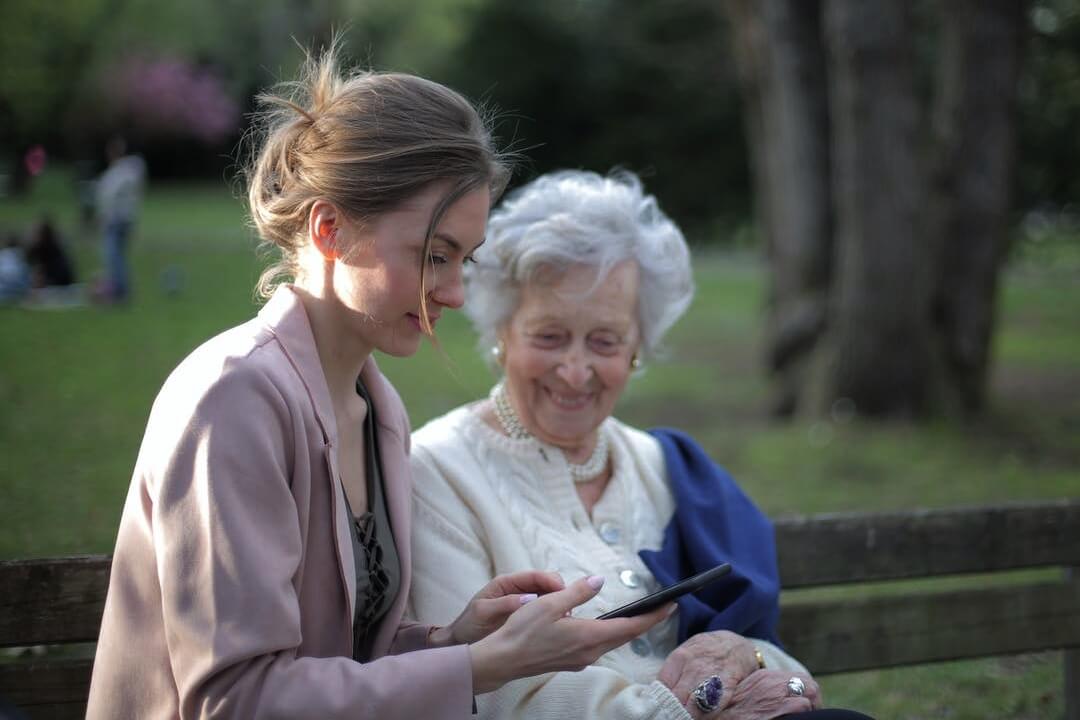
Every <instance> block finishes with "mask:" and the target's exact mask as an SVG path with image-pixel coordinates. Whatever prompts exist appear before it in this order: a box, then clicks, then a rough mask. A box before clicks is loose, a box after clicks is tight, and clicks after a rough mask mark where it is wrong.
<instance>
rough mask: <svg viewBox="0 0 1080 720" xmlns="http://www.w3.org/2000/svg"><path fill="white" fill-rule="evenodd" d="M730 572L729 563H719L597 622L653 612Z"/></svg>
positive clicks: (610, 613) (623, 607)
mask: <svg viewBox="0 0 1080 720" xmlns="http://www.w3.org/2000/svg"><path fill="white" fill-rule="evenodd" d="M729 572H731V563H721V564H719V565H717V566H716V567H714V568H712V569H711V570H706V571H705V572H703V573H698V574H697V575H695V576H693V577H690V578H687V579H685V580H682V581H680V582H677V583H675V584H674V585H669V586H667V587H666V588H661V589H660V590H657V591H656V592H654V593H653V594H652V595H646V596H645V597H643V598H641V599H640V600H635V601H634V602H632V603H627V604H625V605H623V606H622V607H617V608H615V609H614V610H611V611H609V612H606V613H604V614H603V615H601V616H600V617H598V618H596V619H597V620H610V619H611V618H621V617H634V616H635V615H643V614H645V613H647V612H649V611H650V610H655V609H656V608H658V607H660V606H661V605H663V604H664V603H669V602H671V601H672V600H675V599H676V598H680V597H682V596H683V595H685V594H686V593H692V592H697V591H698V590H700V589H701V588H703V587H705V586H706V585H708V584H709V583H711V582H713V581H714V580H719V579H720V578H722V577H724V576H725V575H727V574H728V573H729Z"/></svg>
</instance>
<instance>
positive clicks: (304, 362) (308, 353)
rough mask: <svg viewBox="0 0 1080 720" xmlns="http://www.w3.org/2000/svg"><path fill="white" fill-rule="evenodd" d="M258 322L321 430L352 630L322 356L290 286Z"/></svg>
mask: <svg viewBox="0 0 1080 720" xmlns="http://www.w3.org/2000/svg"><path fill="white" fill-rule="evenodd" d="M259 319H260V320H262V321H263V322H264V323H265V324H266V326H267V327H268V328H269V330H270V331H271V332H272V333H273V334H274V336H275V337H276V338H277V339H278V342H279V343H280V344H281V347H282V350H284V352H285V356H286V357H287V358H288V360H289V362H290V363H291V364H292V366H293V368H294V369H295V370H296V373H297V375H299V376H300V380H301V381H302V382H303V383H304V387H305V388H306V389H307V393H308V397H309V398H310V399H311V405H312V407H313V408H314V409H315V419H316V421H317V422H318V423H319V427H320V429H321V430H322V435H323V442H324V443H325V445H324V448H323V449H324V452H325V462H326V471H327V480H328V481H329V483H330V492H331V497H332V498H333V502H334V508H333V518H332V519H331V521H332V522H333V531H334V538H335V539H336V541H337V542H336V545H337V559H338V572H339V574H340V575H341V582H342V584H343V586H344V587H345V597H346V599H347V601H348V608H349V616H348V618H347V621H348V623H349V626H350V627H351V626H352V619H353V617H354V615H355V612H356V611H355V608H354V607H353V606H354V605H355V603H356V570H355V568H354V565H353V550H352V539H351V537H350V535H349V524H348V522H349V521H348V518H347V517H346V515H347V512H346V510H345V495H344V490H343V489H342V486H341V479H340V476H339V475H338V462H337V440H338V438H337V420H336V419H335V417H334V405H333V402H331V400H330V388H329V387H328V386H327V384H326V376H325V375H324V374H323V369H322V363H320V362H319V352H318V350H317V349H316V347H315V336H314V335H313V334H312V332H311V323H310V322H308V317H307V311H305V310H304V305H303V303H302V302H301V301H300V298H299V297H297V296H296V293H294V292H293V291H292V289H291V288H290V287H289V286H287V285H285V286H282V287H279V288H278V289H277V290H276V291H275V292H274V295H273V297H271V298H270V301H269V302H268V303H266V305H265V306H264V307H263V309H262V310H261V311H260V312H259Z"/></svg>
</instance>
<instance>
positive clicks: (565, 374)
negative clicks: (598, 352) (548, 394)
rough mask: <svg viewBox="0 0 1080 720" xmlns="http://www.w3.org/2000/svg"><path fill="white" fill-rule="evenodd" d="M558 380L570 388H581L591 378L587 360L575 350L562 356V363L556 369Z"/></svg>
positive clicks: (590, 369)
mask: <svg viewBox="0 0 1080 720" xmlns="http://www.w3.org/2000/svg"><path fill="white" fill-rule="evenodd" d="M556 373H557V374H558V376H559V378H560V379H561V380H562V381H563V382H565V383H566V384H567V385H569V386H570V387H572V388H583V387H584V386H585V384H586V383H588V382H589V380H590V379H591V377H592V373H593V369H592V365H590V364H589V361H588V358H586V357H585V355H584V354H583V353H581V352H580V351H577V350H571V351H569V352H567V353H566V354H565V355H563V358H562V362H560V363H559V366H558V367H557V368H556Z"/></svg>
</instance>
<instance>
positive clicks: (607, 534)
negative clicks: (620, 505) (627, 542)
mask: <svg viewBox="0 0 1080 720" xmlns="http://www.w3.org/2000/svg"><path fill="white" fill-rule="evenodd" d="M597 532H599V533H600V539H601V540H603V541H604V542H606V543H607V544H608V545H614V544H615V543H617V542H619V536H620V535H622V533H621V532H620V530H619V526H618V525H616V524H615V523H613V522H610V521H607V522H602V523H600V527H599V528H597Z"/></svg>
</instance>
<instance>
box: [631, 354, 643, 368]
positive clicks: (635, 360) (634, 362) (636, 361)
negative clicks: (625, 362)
mask: <svg viewBox="0 0 1080 720" xmlns="http://www.w3.org/2000/svg"><path fill="white" fill-rule="evenodd" d="M630 369H631V370H640V369H641V358H639V357H638V356H637V353H634V355H633V357H631V358H630Z"/></svg>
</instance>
